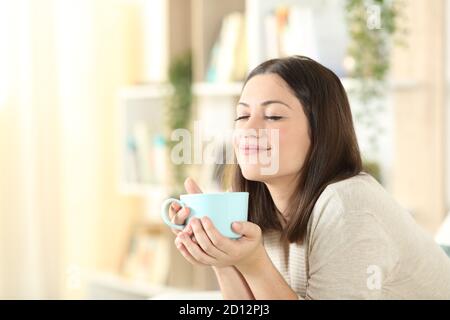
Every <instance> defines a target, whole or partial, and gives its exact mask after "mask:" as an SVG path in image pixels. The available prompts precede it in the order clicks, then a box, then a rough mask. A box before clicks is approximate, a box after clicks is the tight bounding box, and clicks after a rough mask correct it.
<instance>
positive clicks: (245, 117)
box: [234, 116, 250, 121]
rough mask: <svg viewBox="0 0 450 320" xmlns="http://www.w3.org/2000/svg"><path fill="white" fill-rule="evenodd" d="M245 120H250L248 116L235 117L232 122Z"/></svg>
mask: <svg viewBox="0 0 450 320" xmlns="http://www.w3.org/2000/svg"><path fill="white" fill-rule="evenodd" d="M247 118H250V116H240V117H237V118H236V119H234V121H239V120H242V119H247Z"/></svg>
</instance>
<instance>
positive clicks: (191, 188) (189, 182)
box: [184, 178, 203, 193]
mask: <svg viewBox="0 0 450 320" xmlns="http://www.w3.org/2000/svg"><path fill="white" fill-rule="evenodd" d="M184 188H185V189H186V191H187V193H203V192H202V190H201V189H200V187H199V186H198V185H197V183H195V181H194V179H192V178H187V179H186V180H185V181H184Z"/></svg>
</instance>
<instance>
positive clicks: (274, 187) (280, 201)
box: [265, 175, 298, 218]
mask: <svg viewBox="0 0 450 320" xmlns="http://www.w3.org/2000/svg"><path fill="white" fill-rule="evenodd" d="M297 182H298V177H297V175H289V176H282V177H277V178H274V179H270V181H267V182H265V184H266V186H267V189H269V192H270V195H271V196H272V199H273V202H274V203H275V206H276V207H277V209H278V210H279V211H280V212H281V214H282V215H283V217H284V218H288V217H287V208H288V207H289V201H290V199H291V196H292V194H293V193H294V191H295V189H296V186H297Z"/></svg>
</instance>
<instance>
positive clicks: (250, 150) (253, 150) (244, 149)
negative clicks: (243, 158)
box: [239, 145, 271, 154]
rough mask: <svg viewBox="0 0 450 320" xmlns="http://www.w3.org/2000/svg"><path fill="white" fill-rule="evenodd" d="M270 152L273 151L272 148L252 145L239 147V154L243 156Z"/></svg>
mask: <svg viewBox="0 0 450 320" xmlns="http://www.w3.org/2000/svg"><path fill="white" fill-rule="evenodd" d="M269 150H271V148H267V147H261V146H251V145H243V146H239V152H241V153H243V154H254V153H258V152H261V151H269Z"/></svg>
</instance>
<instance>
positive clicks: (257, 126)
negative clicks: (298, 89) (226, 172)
mask: <svg viewBox="0 0 450 320" xmlns="http://www.w3.org/2000/svg"><path fill="white" fill-rule="evenodd" d="M235 129H236V135H235V139H234V140H233V141H234V144H233V146H234V151H235V153H236V157H237V160H238V163H239V166H240V167H241V170H242V174H243V175H244V177H245V178H246V179H247V180H253V181H261V182H269V183H270V181H271V180H272V179H275V178H280V177H284V176H291V175H295V174H297V173H298V172H299V171H300V170H301V168H302V166H303V163H304V160H305V157H306V154H307V152H308V149H309V147H310V138H309V135H308V120H307V118H306V115H305V114H304V112H303V107H302V105H301V103H300V102H299V100H298V99H297V98H296V97H295V96H294V94H293V93H292V92H291V90H290V88H289V86H288V85H287V84H286V82H285V81H284V80H283V79H282V78H281V77H279V76H278V75H276V74H262V75H257V76H254V77H253V78H251V79H250V80H249V81H248V82H247V83H246V85H245V87H244V89H243V91H242V94H241V98H240V100H239V103H238V105H237V106H236V122H235ZM255 160H256V161H255Z"/></svg>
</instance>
